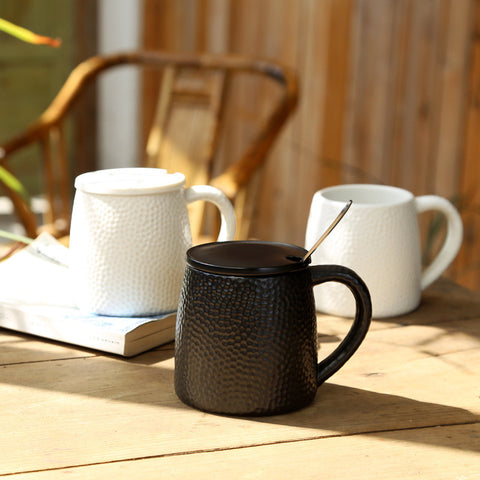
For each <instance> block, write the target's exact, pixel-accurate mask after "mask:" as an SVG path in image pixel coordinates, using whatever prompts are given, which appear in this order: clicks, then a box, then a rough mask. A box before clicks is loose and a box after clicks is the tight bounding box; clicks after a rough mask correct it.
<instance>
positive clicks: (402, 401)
mask: <svg viewBox="0 0 480 480" xmlns="http://www.w3.org/2000/svg"><path fill="white" fill-rule="evenodd" d="M251 420H252V421H256V422H260V423H266V424H275V425H288V426H294V427H300V428H310V429H313V430H322V431H323V430H328V431H330V432H331V433H330V435H331V436H348V435H355V434H368V435H374V436H376V437H380V438H387V437H388V438H392V437H399V436H400V435H399V433H400V432H401V440H402V441H409V442H415V443H421V444H432V445H437V446H444V447H449V448H452V447H454V448H459V449H462V450H472V451H480V436H479V435H478V431H477V433H476V434H475V435H472V437H471V441H470V440H469V441H468V442H467V444H465V443H463V444H460V443H458V444H457V443H454V442H452V439H451V438H449V436H448V435H447V433H445V434H442V433H441V432H440V431H439V432H438V433H436V434H433V435H431V434H429V433H430V432H431V431H430V432H428V431H427V430H425V434H422V433H420V432H419V430H418V429H427V428H431V427H446V426H455V425H471V424H475V423H478V422H480V416H479V415H476V414H474V413H472V412H470V411H468V410H465V409H462V408H458V407H452V406H447V405H440V404H436V403H429V402H422V401H418V400H413V399H410V398H407V397H402V396H398V395H391V394H384V393H378V392H372V391H368V390H362V389H358V388H353V387H349V386H343V385H336V384H334V383H326V384H324V385H322V386H321V387H320V388H319V390H318V392H317V396H316V398H315V401H314V402H313V403H312V404H311V405H310V406H308V407H306V408H304V409H302V410H300V411H298V412H293V413H290V414H286V415H277V416H271V417H254V418H251ZM323 436H324V435H323V434H322V435H321V436H319V438H321V437H323ZM327 436H328V435H327Z"/></svg>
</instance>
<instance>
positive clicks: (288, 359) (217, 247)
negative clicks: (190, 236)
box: [175, 241, 372, 415]
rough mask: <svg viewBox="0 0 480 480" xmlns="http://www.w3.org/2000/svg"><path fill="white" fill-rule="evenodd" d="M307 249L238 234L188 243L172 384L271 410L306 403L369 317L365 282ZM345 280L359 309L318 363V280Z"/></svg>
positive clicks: (240, 406) (205, 400) (202, 403)
mask: <svg viewBox="0 0 480 480" xmlns="http://www.w3.org/2000/svg"><path fill="white" fill-rule="evenodd" d="M305 253H306V250H304V249H303V248H301V247H298V246H295V245H289V244H283V243H275V242H259V241H232V242H218V243H207V244H204V245H198V246H196V247H193V248H191V249H190V250H188V251H187V267H186V270H185V276H184V280H183V286H182V291H181V295H180V301H179V306H178V313H177V327H176V334H175V391H176V393H177V395H178V397H179V398H180V399H181V400H182V401H183V402H184V403H186V404H187V405H191V406H193V407H195V408H198V409H200V410H204V411H207V412H212V413H222V414H229V415H273V414H277V413H284V412H288V411H292V410H296V409H299V408H302V407H304V406H306V405H308V404H309V403H310V402H311V401H312V400H313V399H314V397H315V394H316V391H317V388H318V387H319V386H320V385H321V384H322V383H323V382H324V381H325V380H326V379H327V378H329V377H330V376H331V375H333V374H334V373H335V372H336V371H337V370H338V369H339V368H340V367H342V366H343V365H344V364H345V362H346V361H347V360H348V359H349V358H350V357H351V356H352V355H353V353H354V352H355V351H356V349H357V348H358V347H359V345H360V344H361V343H362V341H363V339H364V338H365V335H366V333H367V330H368V328H369V325H370V320H371V311H372V307H371V302H370V295H369V292H368V289H367V287H366V286H365V284H364V283H363V281H362V280H361V279H360V278H359V277H358V275H357V274H356V273H355V272H353V271H352V270H350V269H347V268H344V267H341V266H338V265H320V266H308V265H307V263H309V261H310V260H308V261H307V262H302V261H301V258H302V257H303V256H304V255H305ZM330 281H335V282H340V283H342V284H345V285H346V286H347V287H349V289H350V290H351V291H352V293H353V295H354V297H355V301H356V305H357V309H356V315H355V319H354V321H353V324H352V327H351V329H350V331H349V332H348V334H347V336H346V337H345V338H344V340H343V341H342V342H341V343H340V345H339V346H338V347H337V348H336V350H335V351H334V352H333V353H331V354H330V355H329V356H328V357H327V358H325V359H324V360H323V361H321V362H320V363H318V364H317V326H316V316H315V304H314V297H313V286H314V285H318V284H320V283H324V282H330Z"/></svg>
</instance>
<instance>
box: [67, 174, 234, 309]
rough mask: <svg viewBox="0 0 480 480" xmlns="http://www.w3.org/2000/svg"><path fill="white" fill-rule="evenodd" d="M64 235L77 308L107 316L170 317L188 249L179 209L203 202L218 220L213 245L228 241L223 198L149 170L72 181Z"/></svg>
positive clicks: (230, 213)
mask: <svg viewBox="0 0 480 480" xmlns="http://www.w3.org/2000/svg"><path fill="white" fill-rule="evenodd" d="M75 188H76V193H75V199H74V204H73V212H72V225H71V230H70V250H71V270H72V279H73V287H74V289H75V298H76V303H77V306H78V307H79V308H80V309H81V310H83V311H86V312H89V313H95V314H102V315H111V316H149V315H155V314H159V313H165V312H171V311H173V310H176V308H177V304H178V297H179V293H180V288H181V284H182V279H183V273H184V269H185V253H186V251H187V249H188V248H189V247H190V246H191V243H192V239H191V232H190V222H189V218H188V211H187V204H188V203H191V202H194V201H196V200H207V201H209V202H212V203H213V204H215V205H216V206H217V207H218V209H219V210H220V214H221V229H220V234H219V237H218V240H219V241H223V240H232V239H233V238H234V236H235V213H234V210H233V207H232V205H231V203H230V202H229V200H228V199H227V197H226V196H225V195H224V194H223V193H222V192H221V191H220V190H218V189H217V188H214V187H212V186H207V185H200V186H193V187H190V188H185V176H184V175H183V174H181V173H172V174H170V173H167V172H166V171H165V170H162V169H157V168H118V169H108V170H98V171H95V172H89V173H85V174H82V175H80V176H78V177H77V178H76V179H75Z"/></svg>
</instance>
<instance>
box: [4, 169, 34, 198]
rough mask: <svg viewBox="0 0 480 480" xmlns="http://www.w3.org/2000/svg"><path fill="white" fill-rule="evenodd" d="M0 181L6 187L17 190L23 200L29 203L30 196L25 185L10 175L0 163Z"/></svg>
mask: <svg viewBox="0 0 480 480" xmlns="http://www.w3.org/2000/svg"><path fill="white" fill-rule="evenodd" d="M0 181H1V182H3V183H4V184H5V185H6V186H7V187H8V188H10V189H11V190H13V191H14V192H17V193H18V194H19V195H20V196H21V197H22V198H23V200H25V202H27V203H28V204H30V196H29V195H28V192H27V191H26V190H25V187H24V186H23V185H22V184H21V182H20V181H19V180H18V179H17V178H16V177H15V176H14V175H12V174H11V173H10V172H9V171H8V170H7V169H5V168H4V167H2V166H1V165H0Z"/></svg>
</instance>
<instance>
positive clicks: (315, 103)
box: [144, 0, 480, 289]
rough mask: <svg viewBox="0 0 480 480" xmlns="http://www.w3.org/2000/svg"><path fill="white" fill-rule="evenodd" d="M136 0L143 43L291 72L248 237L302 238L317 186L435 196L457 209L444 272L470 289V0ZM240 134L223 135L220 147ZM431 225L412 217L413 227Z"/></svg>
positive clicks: (478, 172)
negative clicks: (459, 236) (292, 95)
mask: <svg viewBox="0 0 480 480" xmlns="http://www.w3.org/2000/svg"><path fill="white" fill-rule="evenodd" d="M218 3H220V4H221V8H218ZM145 6H146V7H145V8H146V10H145V11H146V12H147V14H146V15H145V26H146V29H147V31H148V32H149V33H148V34H146V36H145V38H144V42H145V46H146V47H148V48H160V49H162V48H166V49H177V50H187V51H194V50H203V49H206V50H211V51H222V52H235V53H244V54H247V55H248V54H249V55H252V54H255V55H261V56H265V57H272V58H275V59H277V60H279V61H282V62H284V63H286V64H287V65H290V66H292V67H294V68H295V69H296V70H297V71H298V74H299V77H300V80H301V101H300V105H299V109H298V111H297V114H296V116H295V118H294V121H293V122H292V123H291V124H290V125H289V128H287V129H286V130H285V131H284V132H283V133H282V136H281V138H280V139H279V142H278V143H277V145H276V147H275V148H274V149H273V151H272V152H271V154H270V158H269V162H268V164H267V165H266V167H265V170H264V174H263V176H262V178H261V183H260V192H259V194H258V199H257V200H256V201H257V205H256V209H255V218H254V219H253V222H252V225H253V232H252V236H253V237H256V238H261V239H266V240H278V241H287V242H292V243H296V244H300V245H301V244H303V242H304V234H305V227H306V223H307V217H308V210H309V206H310V202H311V199H312V196H313V193H314V192H315V191H316V190H318V189H320V188H322V187H325V186H328V185H330V184H336V183H345V182H361V183H365V182H370V183H386V184H392V185H396V186H399V187H403V188H407V189H409V190H411V191H413V193H414V194H416V195H422V194H439V195H442V196H445V197H447V198H448V199H450V200H451V201H454V202H455V204H456V205H458V207H459V208H460V209H461V210H462V213H463V220H464V222H465V230H466V238H465V242H464V244H463V246H462V249H461V252H460V256H459V260H458V261H457V262H456V263H455V264H454V265H453V267H452V268H451V269H450V270H449V271H448V274H449V275H450V276H451V277H452V278H455V279H457V280H458V281H460V282H462V284H464V285H467V286H469V287H471V288H476V289H480V251H479V250H478V245H479V244H480V242H479V241H478V238H479V236H480V222H479V221H478V211H479V208H478V198H477V196H478V195H477V192H478V184H479V182H480V169H479V167H478V165H479V163H478V155H477V150H478V148H479V147H478V145H479V140H478V134H477V132H478V118H477V117H478V98H477V97H478V92H477V90H478V85H479V84H480V69H479V68H478V15H479V11H480V2H479V1H478V0H458V1H457V0H425V1H421V2H419V1H415V0H396V1H395V2H385V1H384V0H361V1H360V0H334V1H332V0H317V1H314V2H312V1H311V0H298V1H294V0H281V1H274V0H257V1H254V0H242V1H235V0H225V1H224V2H216V1H214V0H199V1H198V2H192V1H191V0H189V1H187V0H161V1H160V0H146V2H145ZM193 7H195V8H193ZM180 11H181V12H182V15H180V14H179V12H180ZM150 13H151V14H150ZM192 32H195V35H193V34H192ZM245 104H246V105H248V100H246V101H245ZM253 105H254V106H255V101H254V102H253ZM246 135H247V132H244V131H236V132H234V133H232V138H235V141H234V142H233V146H230V144H229V146H228V147H225V150H224V154H225V155H226V156H227V157H228V156H229V152H230V148H232V149H233V150H232V151H234V149H235V145H238V143H239V142H240V143H241V141H242V138H245V137H246ZM431 222H432V219H431V218H430V217H427V218H426V219H425V220H422V230H423V231H426V232H427V233H428V231H430V229H431V227H432V225H431ZM431 231H433V230H431ZM426 236H427V235H426V234H425V237H426ZM439 238H441V236H439ZM424 242H425V243H426V240H424Z"/></svg>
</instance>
